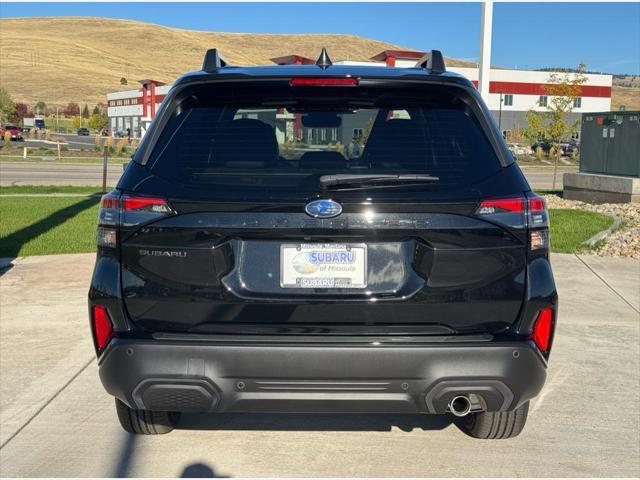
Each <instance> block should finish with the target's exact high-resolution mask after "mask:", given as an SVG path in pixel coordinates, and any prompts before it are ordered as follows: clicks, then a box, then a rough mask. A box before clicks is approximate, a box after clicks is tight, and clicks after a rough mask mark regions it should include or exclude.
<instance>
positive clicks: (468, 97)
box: [89, 49, 558, 439]
mask: <svg viewBox="0 0 640 480" xmlns="http://www.w3.org/2000/svg"><path fill="white" fill-rule="evenodd" d="M97 245H98V255H97V259H96V265H95V269H94V273H93V278H92V281H91V287H90V291H89V316H90V326H91V331H92V335H93V341H94V346H95V350H96V355H97V359H98V364H99V374H100V379H101V381H102V384H103V385H104V388H105V389H106V391H107V392H108V393H109V394H111V395H112V396H113V397H115V409H116V412H117V418H118V419H119V421H120V424H121V425H122V427H123V428H124V429H125V430H126V431H128V432H131V433H137V434H159V433H167V432H170V431H171V430H172V429H173V428H174V427H175V426H176V425H178V423H179V418H180V414H181V413H183V412H209V413H214V414H215V413H219V412H310V413H313V412H340V413H344V414H349V413H355V412H369V413H389V412H402V413H419V414H425V415H426V414H431V415H449V416H450V418H451V419H452V421H453V422H454V423H455V424H456V425H457V426H458V427H459V428H461V429H462V430H463V431H464V432H466V433H467V434H469V435H471V436H473V437H476V438H485V439H498V438H509V437H514V436H516V435H518V434H519V433H520V432H521V431H522V429H523V427H524V425H525V422H526V419H527V414H528V409H529V402H530V400H531V399H533V398H534V397H535V396H536V395H538V394H539V393H540V391H541V389H542V387H543V384H544V382H545V378H546V369H547V362H548V361H549V355H550V351H551V347H552V343H553V337H554V331H555V324H556V319H557V312H558V298H557V294H556V288H555V284H554V279H553V274H552V270H551V265H550V262H549V229H548V215H547V211H546V208H545V204H544V201H543V199H542V198H541V197H539V196H537V195H536V194H535V193H534V192H533V191H532V190H531V188H530V186H529V185H528V183H527V181H526V179H525V178H524V176H523V174H522V172H521V171H520V168H519V167H518V165H517V164H516V163H515V161H514V158H513V156H512V155H511V153H510V151H509V149H508V147H507V145H506V144H505V143H504V140H503V139H502V136H501V135H500V132H499V131H498V129H497V128H496V125H495V122H494V121H493V119H492V118H491V114H490V112H489V110H488V109H487V107H486V105H485V104H484V102H483V101H482V99H481V97H480V96H479V94H478V92H477V91H476V89H475V88H474V86H473V84H472V83H471V82H470V81H469V80H467V79H465V78H464V77H461V76H459V75H456V74H453V73H450V72H447V70H446V67H445V63H444V60H443V56H442V54H441V53H440V52H439V51H436V50H434V51H431V52H430V53H428V54H427V55H426V56H425V57H424V58H422V59H421V60H420V61H418V63H417V64H416V65H415V67H411V68H395V67H380V66H363V65H358V66H347V65H337V64H336V65H334V64H332V62H331V60H330V58H329V55H328V54H327V52H326V51H325V50H323V51H322V52H321V54H320V57H319V58H318V61H317V62H316V63H315V64H312V65H281V66H270V67H268V66H258V67H243V66H233V65H230V64H228V63H227V62H226V61H225V60H224V58H223V57H222V56H221V55H220V53H219V52H218V51H217V50H215V49H212V50H209V51H208V52H207V53H206V55H205V59H204V64H203V67H202V69H201V70H199V71H195V72H191V73H187V74H185V75H184V76H182V77H181V78H180V79H179V80H178V81H177V82H176V83H175V84H174V85H173V87H172V89H171V90H170V92H169V93H168V94H167V96H166V97H165V99H164V101H163V103H162V106H161V108H160V109H159V111H158V113H157V115H156V116H155V118H154V120H153V123H152V125H151V126H150V128H149V129H148V131H147V132H146V133H145V135H144V138H143V140H142V142H141V143H140V145H139V148H138V149H137V150H136V152H135V155H134V157H133V161H132V162H130V163H129V165H128V166H127V168H126V170H125V172H124V173H123V175H122V177H121V178H120V180H119V182H118V184H117V186H116V188H115V189H114V190H113V191H111V192H110V193H108V194H106V195H105V196H104V197H103V198H102V201H101V206H100V210H99V220H98V232H97Z"/></svg>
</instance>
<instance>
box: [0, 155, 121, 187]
mask: <svg viewBox="0 0 640 480" xmlns="http://www.w3.org/2000/svg"><path fill="white" fill-rule="evenodd" d="M54 162H55V161H52V162H51V163H47V162H42V161H41V162H0V185H2V186H7V185H87V186H100V185H102V165H101V164H99V163H54ZM121 174H122V165H121V164H119V163H117V164H111V165H109V168H108V170H107V184H108V185H110V186H114V185H115V184H116V183H117V182H118V179H119V178H120V175H121Z"/></svg>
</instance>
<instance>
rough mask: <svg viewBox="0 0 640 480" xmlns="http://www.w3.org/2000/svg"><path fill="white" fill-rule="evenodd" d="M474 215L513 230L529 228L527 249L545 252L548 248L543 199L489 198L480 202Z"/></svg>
mask: <svg viewBox="0 0 640 480" xmlns="http://www.w3.org/2000/svg"><path fill="white" fill-rule="evenodd" d="M476 215H479V216H482V217H487V218H490V219H491V220H493V221H495V222H497V223H501V224H503V225H506V226H509V227H513V228H525V227H528V228H529V249H530V250H531V251H532V252H533V251H542V252H546V251H547V250H548V248H549V229H548V228H549V215H548V213H547V209H546V206H545V202H544V199H543V198H542V197H539V196H537V195H533V194H529V195H527V196H523V197H508V198H490V199H486V200H483V201H481V202H480V205H479V206H478V208H477V209H476Z"/></svg>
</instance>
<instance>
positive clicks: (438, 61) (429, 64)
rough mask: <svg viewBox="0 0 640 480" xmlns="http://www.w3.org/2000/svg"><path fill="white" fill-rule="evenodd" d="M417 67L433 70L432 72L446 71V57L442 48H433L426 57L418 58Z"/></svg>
mask: <svg viewBox="0 0 640 480" xmlns="http://www.w3.org/2000/svg"><path fill="white" fill-rule="evenodd" d="M416 67H419V68H426V69H427V70H431V73H444V72H446V71H447V67H446V66H445V64H444V57H443V56H442V52H441V51H440V50H431V51H430V52H429V53H427V54H426V55H425V56H424V57H422V58H421V59H420V60H418V63H416Z"/></svg>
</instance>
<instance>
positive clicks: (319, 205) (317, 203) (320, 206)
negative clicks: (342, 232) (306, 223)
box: [304, 200, 342, 218]
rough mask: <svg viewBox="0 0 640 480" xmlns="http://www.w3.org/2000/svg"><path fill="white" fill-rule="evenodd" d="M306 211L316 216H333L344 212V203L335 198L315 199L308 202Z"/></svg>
mask: <svg viewBox="0 0 640 480" xmlns="http://www.w3.org/2000/svg"><path fill="white" fill-rule="evenodd" d="M304 211H305V212H307V214H309V215H311V216H312V217H314V218H331V217H337V216H338V215H340V214H341V213H342V205H340V204H339V203H338V202H334V201H333V200H314V201H313V202H309V203H307V206H306V207H305V208H304Z"/></svg>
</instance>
